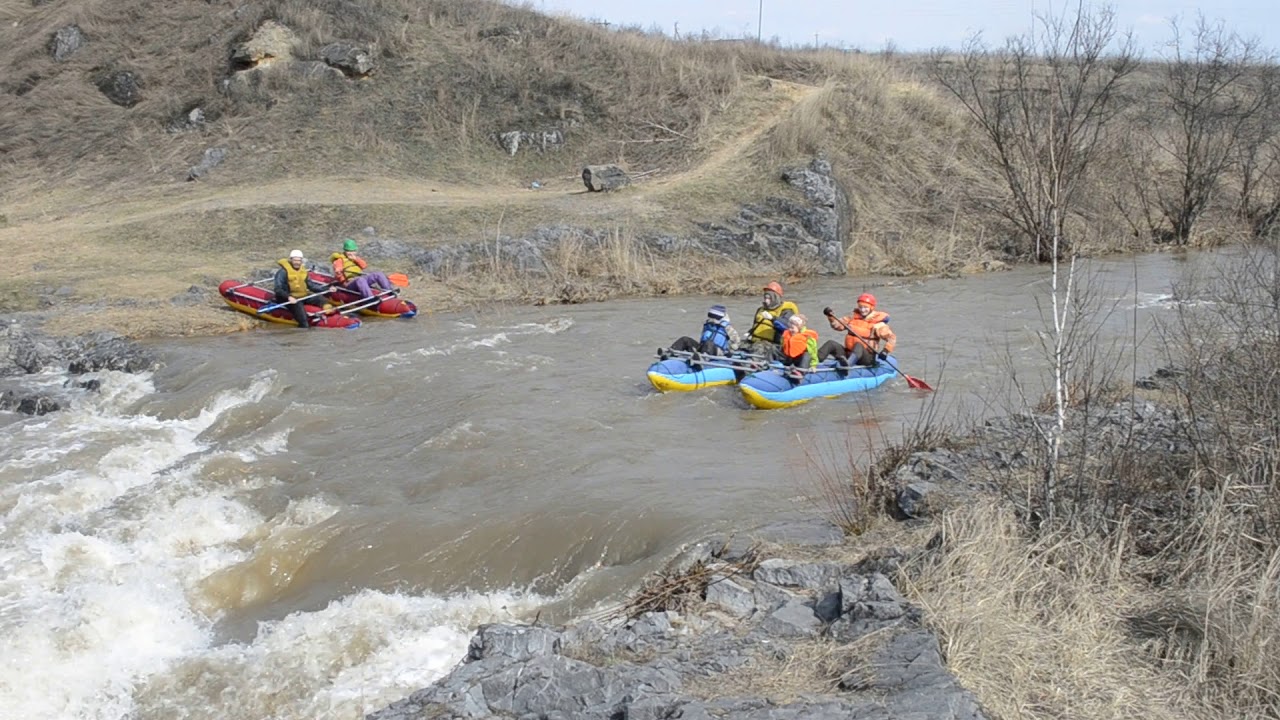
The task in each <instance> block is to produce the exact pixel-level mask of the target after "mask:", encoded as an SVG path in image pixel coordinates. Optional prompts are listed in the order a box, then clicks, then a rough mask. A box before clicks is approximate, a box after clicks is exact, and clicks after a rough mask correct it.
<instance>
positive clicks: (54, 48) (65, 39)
mask: <svg viewBox="0 0 1280 720" xmlns="http://www.w3.org/2000/svg"><path fill="white" fill-rule="evenodd" d="M88 43H89V39H88V38H86V37H85V36H84V32H83V31H82V30H81V29H80V26H79V25H66V26H63V27H60V28H58V31H57V32H55V33H54V34H53V38H52V39H50V40H49V53H50V54H51V55H53V59H54V60H55V61H57V62H66V61H67V60H68V59H70V58H71V56H72V55H74V54H76V51H78V50H79V49H80V48H82V47H84V46H85V45H87V44H88Z"/></svg>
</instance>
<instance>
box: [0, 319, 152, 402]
mask: <svg viewBox="0 0 1280 720" xmlns="http://www.w3.org/2000/svg"><path fill="white" fill-rule="evenodd" d="M155 363H156V359H155V356H154V355H153V354H152V353H151V352H150V351H149V350H147V349H145V348H143V347H141V346H140V345H138V344H137V343H135V342H133V341H131V340H128V339H127V338H124V337H122V336H121V335H119V334H117V333H113V332H106V331H99V332H93V333H86V334H84V335H79V336H75V337H56V336H53V335H49V334H47V333H44V332H41V331H39V330H34V329H31V328H29V327H26V326H24V325H23V324H22V323H20V322H18V321H16V320H12V319H0V410H13V411H16V412H18V413H21V414H24V415H44V414H46V413H50V412H54V411H56V410H60V409H62V408H63V407H65V406H66V405H67V404H68V403H69V402H70V401H71V399H72V397H73V396H74V395H76V394H78V393H85V392H95V391H97V389H98V381H97V379H94V378H88V377H85V376H87V375H89V374H91V373H95V372H99V371H102V370H117V371H121V372H128V373H136V372H142V371H145V370H150V369H151V368H153V367H155ZM51 370H61V371H63V372H65V373H66V377H59V379H58V381H57V382H55V383H51V382H50V381H49V379H48V377H47V376H46V373H47V371H51Z"/></svg>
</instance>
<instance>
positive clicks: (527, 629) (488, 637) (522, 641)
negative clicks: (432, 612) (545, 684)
mask: <svg viewBox="0 0 1280 720" xmlns="http://www.w3.org/2000/svg"><path fill="white" fill-rule="evenodd" d="M559 652H560V633H558V632H556V631H554V630H549V629H547V628H541V627H533V626H527V625H496V624H494V625H481V626H480V628H479V629H478V630H476V634H475V635H473V636H472V637H471V643H470V645H469V646H468V648H467V657H466V662H477V661H479V660H484V659H486V658H491V657H503V658H509V659H512V660H526V659H528V658H531V657H534V656H537V655H555V654H557V653H559Z"/></svg>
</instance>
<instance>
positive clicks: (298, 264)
mask: <svg viewBox="0 0 1280 720" xmlns="http://www.w3.org/2000/svg"><path fill="white" fill-rule="evenodd" d="M305 260H306V258H304V257H303V255H302V251H301V250H294V251H292V252H290V253H289V257H287V258H281V259H280V260H278V261H277V263H278V264H279V265H280V269H279V270H277V271H276V277H275V285H276V287H275V291H276V302H278V303H287V305H288V308H289V311H290V312H292V313H293V319H294V320H295V321H297V323H298V327H300V328H307V329H310V328H311V324H310V323H309V322H307V309H306V306H305V305H304V304H303V302H302V301H303V300H306V299H307V298H310V297H313V296H315V295H322V294H324V293H325V292H327V291H328V290H329V286H328V285H325V284H324V283H320V282H316V281H315V280H312V279H311V277H310V276H309V275H308V273H307V268H306V264H305Z"/></svg>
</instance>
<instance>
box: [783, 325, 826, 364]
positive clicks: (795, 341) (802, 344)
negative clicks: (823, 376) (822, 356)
mask: <svg viewBox="0 0 1280 720" xmlns="http://www.w3.org/2000/svg"><path fill="white" fill-rule="evenodd" d="M806 352H807V353H809V367H816V366H817V365H818V331H817V330H812V329H809V328H805V329H804V330H801V331H800V332H798V333H797V332H793V331H791V330H788V331H786V332H784V333H782V354H783V355H786V356H787V357H789V358H798V357H800V356H801V355H804V354H805V353H806Z"/></svg>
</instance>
